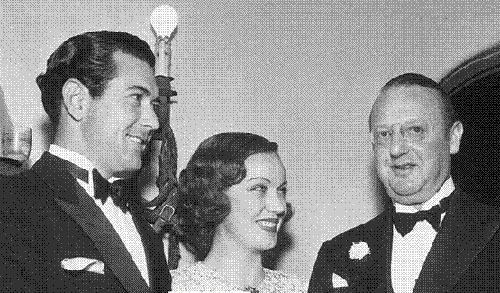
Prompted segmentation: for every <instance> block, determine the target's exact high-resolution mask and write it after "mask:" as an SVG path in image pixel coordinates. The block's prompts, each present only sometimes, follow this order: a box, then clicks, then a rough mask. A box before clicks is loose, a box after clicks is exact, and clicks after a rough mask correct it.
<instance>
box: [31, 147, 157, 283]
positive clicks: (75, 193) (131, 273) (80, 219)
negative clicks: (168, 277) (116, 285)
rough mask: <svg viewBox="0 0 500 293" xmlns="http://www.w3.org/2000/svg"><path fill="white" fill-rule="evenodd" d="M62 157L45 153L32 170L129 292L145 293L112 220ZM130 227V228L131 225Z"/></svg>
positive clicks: (137, 270)
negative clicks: (68, 170)
mask: <svg viewBox="0 0 500 293" xmlns="http://www.w3.org/2000/svg"><path fill="white" fill-rule="evenodd" d="M61 161H62V160H61V159H59V158H57V157H55V156H53V155H51V154H49V153H44V155H42V158H41V159H40V160H39V162H37V164H35V165H34V166H33V171H34V172H35V173H36V174H37V176H38V177H39V178H40V179H41V180H42V181H44V182H45V183H46V184H47V185H49V187H51V188H52V189H53V190H54V196H55V197H54V199H55V201H56V202H57V204H58V205H59V206H60V207H61V208H62V209H63V210H64V211H65V212H66V213H67V214H68V215H70V216H71V217H72V218H73V219H74V220H75V222H76V223H78V225H80V226H81V227H82V229H83V231H84V232H85V233H86V234H87V235H88V236H89V237H90V239H92V241H94V244H95V246H96V248H97V249H98V250H99V252H100V253H101V255H102V257H103V258H104V263H105V264H106V265H107V266H109V267H110V268H111V270H112V271H113V273H114V274H115V276H116V277H117V278H118V279H119V280H120V282H121V284H122V285H123V287H124V288H125V290H127V291H128V292H147V291H148V290H149V288H148V285H147V283H146V282H145V281H144V279H143V278H142V276H141V273H140V271H139V269H138V268H137V266H136V265H135V263H134V261H133V260H132V257H131V255H130V253H129V252H128V251H127V249H126V248H125V245H124V244H123V242H122V241H121V239H120V236H119V235H118V234H117V233H116V231H115V230H114V228H113V226H112V225H111V223H110V222H109V221H108V219H107V218H106V216H105V215H104V214H103V212H102V211H101V209H99V207H97V205H96V204H95V202H94V200H93V199H92V198H91V197H90V196H89V195H88V194H87V193H86V192H85V190H84V189H83V188H82V187H81V186H80V185H79V184H78V182H77V181H76V179H74V178H73V177H72V176H71V174H69V172H67V171H66V170H64V169H61V167H62V166H63V165H64V164H62V163H61ZM131 228H132V229H133V227H131Z"/></svg>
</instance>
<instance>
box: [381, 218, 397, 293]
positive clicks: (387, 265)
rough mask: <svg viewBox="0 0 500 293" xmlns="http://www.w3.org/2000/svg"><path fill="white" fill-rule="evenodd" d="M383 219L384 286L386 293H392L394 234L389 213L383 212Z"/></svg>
mask: <svg viewBox="0 0 500 293" xmlns="http://www.w3.org/2000/svg"><path fill="white" fill-rule="evenodd" d="M385 213H386V214H385V217H384V227H383V229H384V233H383V234H384V240H383V247H382V249H381V251H383V252H384V254H385V255H384V258H383V268H384V274H385V284H386V286H385V287H386V291H385V292H387V293H393V292H394V289H393V288H392V278H391V263H392V237H393V233H394V229H393V228H392V215H391V213H390V211H386V212H385Z"/></svg>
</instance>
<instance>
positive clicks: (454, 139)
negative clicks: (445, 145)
mask: <svg viewBox="0 0 500 293" xmlns="http://www.w3.org/2000/svg"><path fill="white" fill-rule="evenodd" d="M463 133H464V126H463V125H462V122H460V121H456V122H455V123H453V126H452V127H451V129H450V154H452V155H453V154H456V153H458V150H459V149H460V140H461V139H462V134H463Z"/></svg>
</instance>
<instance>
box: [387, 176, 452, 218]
mask: <svg viewBox="0 0 500 293" xmlns="http://www.w3.org/2000/svg"><path fill="white" fill-rule="evenodd" d="M453 190H455V184H454V183H453V179H451V176H450V177H449V178H448V179H446V181H445V182H444V183H443V185H442V186H441V188H440V189H439V191H438V192H437V193H436V194H434V196H433V197H431V198H430V199H429V200H427V201H426V202H424V203H423V204H421V205H419V206H418V208H417V207H416V206H407V205H402V204H400V203H397V202H395V203H394V207H395V208H396V212H398V213H416V212H418V211H425V210H430V209H431V208H432V207H433V206H435V205H437V204H438V203H439V202H440V201H441V200H442V199H443V198H445V197H448V196H450V194H451V193H452V192H453Z"/></svg>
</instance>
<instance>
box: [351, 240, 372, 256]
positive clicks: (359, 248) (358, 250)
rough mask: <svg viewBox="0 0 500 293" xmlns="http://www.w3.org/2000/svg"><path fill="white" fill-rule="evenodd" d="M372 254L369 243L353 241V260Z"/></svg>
mask: <svg viewBox="0 0 500 293" xmlns="http://www.w3.org/2000/svg"><path fill="white" fill-rule="evenodd" d="M369 254H370V247H368V243H366V242H363V241H360V242H353V243H352V244H351V248H350V249H349V258H350V259H352V260H364V259H366V257H367V256H368V255H369Z"/></svg>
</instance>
